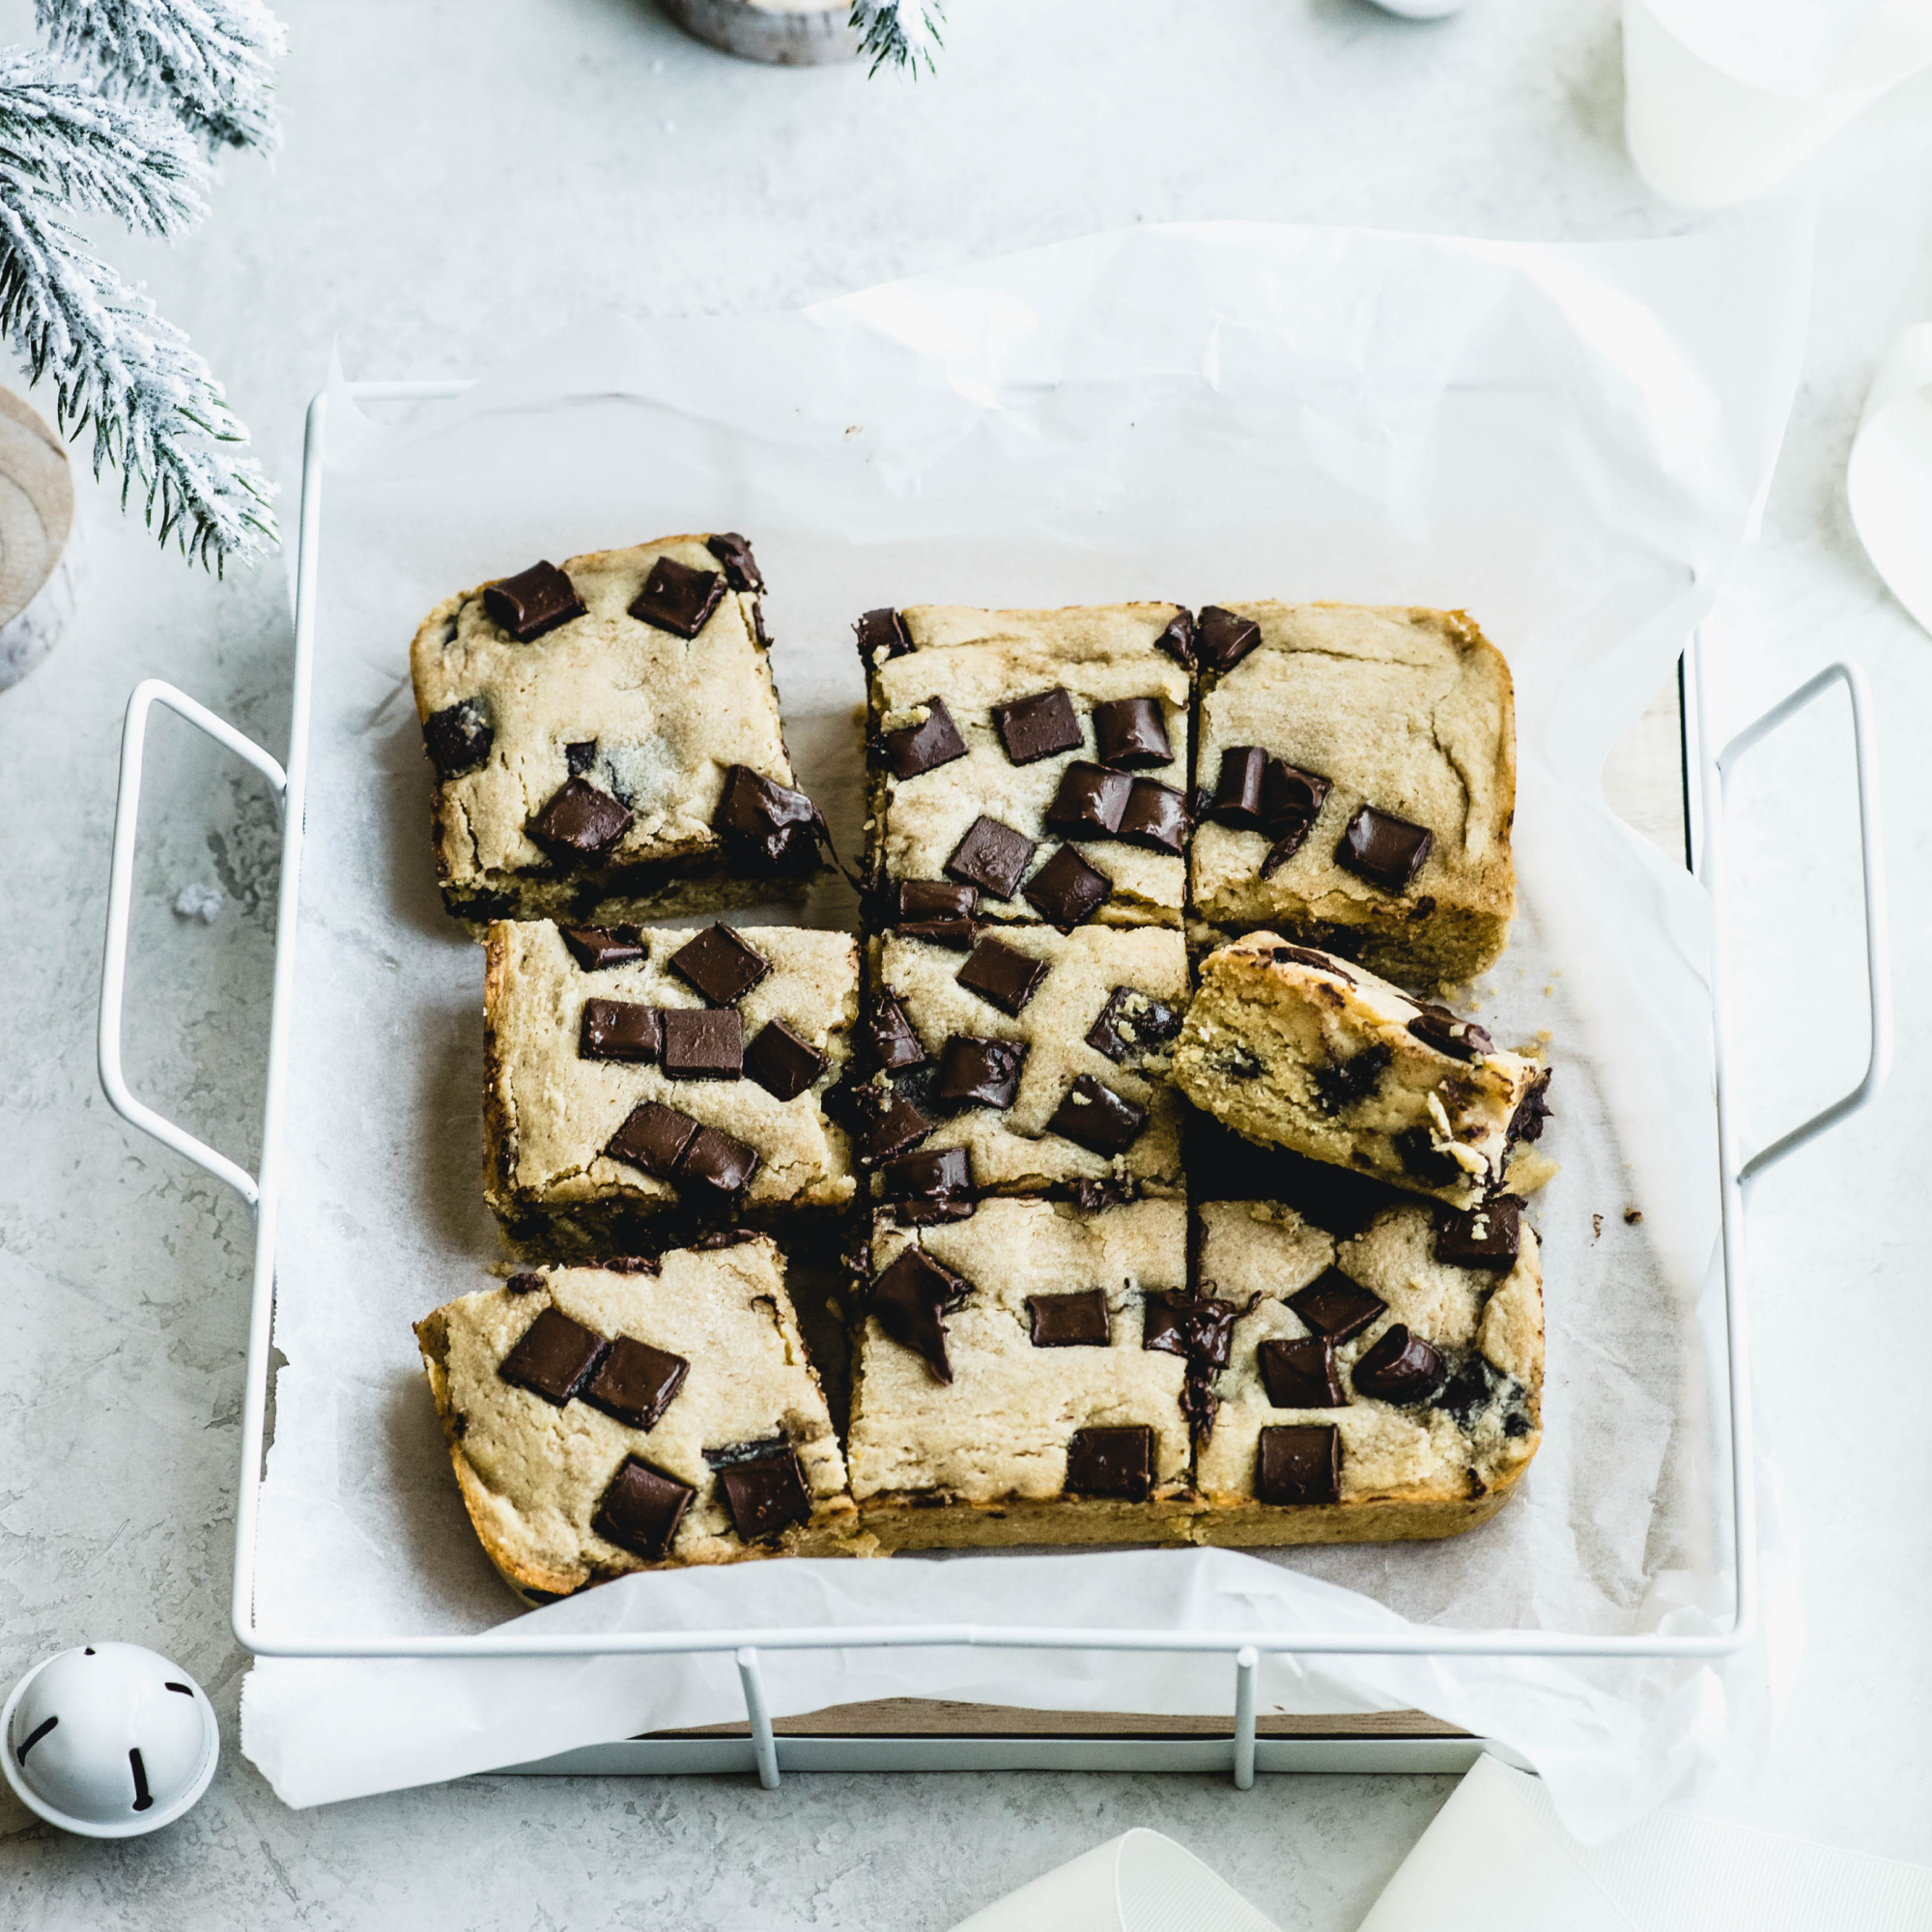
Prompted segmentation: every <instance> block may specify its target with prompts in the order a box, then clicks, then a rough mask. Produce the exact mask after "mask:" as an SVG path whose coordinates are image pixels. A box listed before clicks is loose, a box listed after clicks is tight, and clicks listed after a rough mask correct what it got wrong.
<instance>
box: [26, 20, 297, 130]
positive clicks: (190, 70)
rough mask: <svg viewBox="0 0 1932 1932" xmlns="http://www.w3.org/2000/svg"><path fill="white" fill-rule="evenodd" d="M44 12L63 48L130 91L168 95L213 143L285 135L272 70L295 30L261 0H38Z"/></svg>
mask: <svg viewBox="0 0 1932 1932" xmlns="http://www.w3.org/2000/svg"><path fill="white" fill-rule="evenodd" d="M34 18H35V22H36V24H37V25H38V26H39V28H40V30H41V32H42V33H43V35H44V36H45V38H46V43H47V47H48V50H49V51H50V52H51V53H53V54H54V55H55V56H56V57H57V58H60V59H66V60H72V61H77V62H80V63H82V64H84V65H85V66H87V67H89V68H91V69H92V70H93V71H95V72H96V73H97V74H99V76H100V78H101V80H102V81H103V82H105V84H106V86H107V89H108V91H109V92H110V93H112V94H114V95H116V96H118V97H120V98H122V99H126V98H128V97H129V96H139V97H143V98H146V99H155V100H156V101H158V102H159V103H162V104H165V105H166V106H167V107H168V108H169V110H170V111H171V112H172V113H173V114H174V115H175V116H176V117H177V119H179V120H180V121H181V123H182V125H183V126H184V127H185V128H187V129H188V130H189V132H190V133H192V134H193V135H194V136H195V138H196V139H197V140H200V141H203V142H205V143H206V144H207V145H208V148H209V149H210V151H211V152H213V150H214V149H216V148H255V149H259V150H261V151H262V152H264V153H271V152H272V151H273V150H274V149H275V148H276V147H277V146H279V145H280V142H281V137H282V136H281V128H280V127H279V125H278V124H277V123H276V120H275V114H274V103H273V92H274V88H273V79H272V71H273V64H274V62H275V60H276V59H277V58H278V57H279V56H280V55H281V53H282V52H283V50H284V48H285V46H286V44H287V35H286V33H285V32H284V30H283V27H282V23H281V22H280V21H279V20H277V19H276V18H275V16H274V14H271V13H270V11H269V10H268V8H267V7H265V6H263V5H262V4H261V0H34Z"/></svg>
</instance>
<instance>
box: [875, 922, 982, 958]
mask: <svg viewBox="0 0 1932 1932" xmlns="http://www.w3.org/2000/svg"><path fill="white" fill-rule="evenodd" d="M894 930H895V932H897V933H899V934H900V936H901V937H903V938H906V939H923V940H924V941H925V943H926V944H927V945H928V946H943V947H945V948H946V950H947V951H948V952H968V951H970V950H971V948H972V945H973V941H974V940H975V939H976V938H977V937H978V936H979V931H980V928H979V927H978V926H977V925H975V924H974V923H973V922H972V921H971V920H970V919H911V920H907V921H906V922H905V923H904V924H902V925H898V926H895V928H894Z"/></svg>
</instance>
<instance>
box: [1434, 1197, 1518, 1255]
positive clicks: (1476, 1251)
mask: <svg viewBox="0 0 1932 1932" xmlns="http://www.w3.org/2000/svg"><path fill="white" fill-rule="evenodd" d="M1523 1206H1524V1203H1523V1200H1522V1197H1521V1196H1520V1195H1518V1194H1498V1195H1495V1196H1493V1197H1492V1199H1490V1200H1488V1201H1483V1202H1479V1203H1478V1204H1477V1205H1476V1206H1475V1207H1473V1208H1464V1209H1463V1211H1462V1212H1461V1213H1458V1212H1457V1211H1456V1210H1455V1209H1453V1208H1437V1209H1436V1210H1435V1259H1436V1260H1437V1261H1438V1262H1446V1263H1447V1264H1449V1265H1450V1266H1451V1267H1473V1268H1492V1269H1494V1270H1496V1271H1497V1272H1498V1273H1507V1272H1508V1271H1509V1270H1510V1269H1511V1268H1513V1267H1514V1266H1515V1265H1516V1264H1517V1257H1518V1256H1519V1255H1520V1254H1521V1253H1522V1210H1523Z"/></svg>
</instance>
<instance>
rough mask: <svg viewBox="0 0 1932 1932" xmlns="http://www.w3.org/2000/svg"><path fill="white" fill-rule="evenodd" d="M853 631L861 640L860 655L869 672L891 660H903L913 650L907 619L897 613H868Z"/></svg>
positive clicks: (889, 611) (854, 626)
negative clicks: (907, 632) (906, 624)
mask: <svg viewBox="0 0 1932 1932" xmlns="http://www.w3.org/2000/svg"><path fill="white" fill-rule="evenodd" d="M852 629H853V631H854V633H855V634H856V635H857V637H858V639H859V655H860V657H861V658H863V659H864V660H865V663H866V668H867V670H869V669H871V668H872V667H873V666H874V665H880V664H884V663H886V662H887V661H888V660H889V659H892V658H902V657H904V656H905V654H906V653H907V652H908V651H909V650H911V649H912V639H911V638H909V637H908V636H907V635H906V627H905V619H904V618H903V617H901V616H900V615H899V613H898V612H897V611H891V610H886V611H867V612H866V614H865V615H864V616H863V617H861V618H860V619H859V621H858V622H857V623H856V624H854V625H853V626H852Z"/></svg>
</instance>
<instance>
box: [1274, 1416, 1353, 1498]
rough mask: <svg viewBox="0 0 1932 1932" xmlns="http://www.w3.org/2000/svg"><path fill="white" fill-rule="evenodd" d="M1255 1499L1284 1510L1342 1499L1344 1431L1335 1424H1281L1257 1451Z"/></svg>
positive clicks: (1277, 1425)
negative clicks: (1300, 1505)
mask: <svg viewBox="0 0 1932 1932" xmlns="http://www.w3.org/2000/svg"><path fill="white" fill-rule="evenodd" d="M1255 1499H1256V1500H1257V1501H1258V1502H1264V1503H1272V1504H1275V1505H1276V1506H1277V1507H1281V1508H1292V1507H1294V1506H1296V1505H1299V1504H1306V1503H1338V1502H1340V1501H1341V1500H1342V1432H1341V1431H1340V1430H1339V1429H1337V1428H1336V1427H1335V1425H1334V1424H1333V1423H1332V1422H1294V1423H1277V1424H1275V1425H1274V1426H1273V1427H1272V1428H1269V1429H1264V1430H1263V1431H1262V1433H1261V1441H1260V1443H1259V1445H1258V1446H1257V1448H1256V1451H1255Z"/></svg>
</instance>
